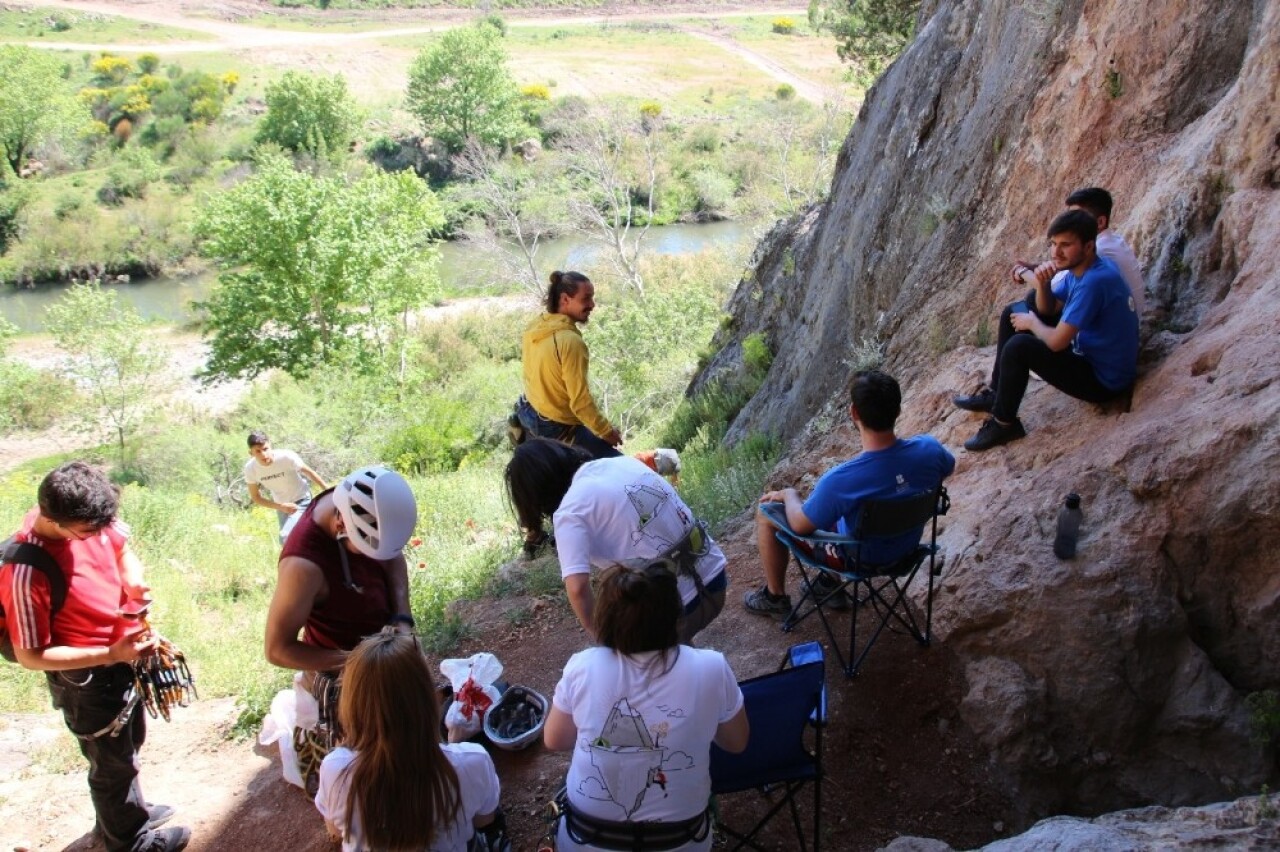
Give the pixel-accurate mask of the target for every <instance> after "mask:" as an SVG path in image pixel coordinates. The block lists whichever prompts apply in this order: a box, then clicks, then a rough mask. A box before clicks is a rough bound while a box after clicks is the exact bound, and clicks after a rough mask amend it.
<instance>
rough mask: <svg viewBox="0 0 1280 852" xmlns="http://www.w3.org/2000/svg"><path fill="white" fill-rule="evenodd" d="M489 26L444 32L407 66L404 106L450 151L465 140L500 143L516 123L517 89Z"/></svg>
mask: <svg viewBox="0 0 1280 852" xmlns="http://www.w3.org/2000/svg"><path fill="white" fill-rule="evenodd" d="M506 63H507V54H506V51H505V50H504V49H503V47H502V37H501V35H499V33H498V31H497V30H496V29H494V28H493V27H492V26H491V25H488V24H484V23H482V24H480V25H478V26H471V27H460V28H458V29H453V30H449V31H448V32H446V33H445V34H444V35H443V36H442V37H441V38H440V41H439V42H438V43H437V44H435V45H434V46H432V47H429V48H426V49H425V50H423V51H422V53H420V54H418V58H417V59H415V60H414V62H413V66H412V67H411V68H410V69H409V91H408V95H407V101H408V104H407V105H408V108H409V111H410V112H412V113H413V114H414V115H415V116H417V117H418V120H419V121H421V122H422V127H423V130H424V131H425V132H426V133H427V134H428V135H430V136H433V137H435V138H436V139H438V140H439V141H440V142H442V143H443V144H444V145H445V146H447V147H448V148H449V150H450V151H460V150H461V149H462V146H463V145H464V144H466V141H467V139H470V138H473V137H474V138H476V139H478V140H480V141H481V142H484V143H486V144H489V145H498V144H501V143H503V142H505V141H506V140H507V139H508V138H509V137H510V136H511V135H512V134H513V133H515V131H516V128H517V127H518V126H519V119H520V92H519V91H518V90H517V88H516V84H515V80H513V79H512V77H511V74H510V73H508V71H507V64H506Z"/></svg>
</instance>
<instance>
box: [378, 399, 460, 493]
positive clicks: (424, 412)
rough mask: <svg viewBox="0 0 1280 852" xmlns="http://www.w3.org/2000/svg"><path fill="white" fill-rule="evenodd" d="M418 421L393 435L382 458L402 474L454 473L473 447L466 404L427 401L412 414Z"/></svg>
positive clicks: (385, 447)
mask: <svg viewBox="0 0 1280 852" xmlns="http://www.w3.org/2000/svg"><path fill="white" fill-rule="evenodd" d="M415 416H416V417H417V418H418V420H419V422H418V423H415V424H414V425H412V426H408V427H406V428H404V429H401V430H400V431H398V432H395V433H393V434H392V435H391V436H390V437H389V438H388V439H387V443H386V445H385V446H384V447H383V451H382V456H383V458H385V459H387V460H388V462H389V463H390V464H391V465H392V467H394V468H395V469H396V470H399V471H400V472H402V473H415V474H422V473H440V472H445V471H451V470H457V469H458V465H459V464H461V463H462V460H463V459H464V458H466V457H467V454H468V453H469V452H470V451H471V450H472V449H473V448H474V446H475V444H476V437H477V436H476V432H475V430H474V428H472V426H471V421H472V415H471V413H470V411H469V407H468V406H467V404H466V403H463V402H458V401H454V400H445V399H439V398H430V399H427V400H426V401H425V404H424V405H423V406H422V407H421V408H418V409H417V410H416V411H415Z"/></svg>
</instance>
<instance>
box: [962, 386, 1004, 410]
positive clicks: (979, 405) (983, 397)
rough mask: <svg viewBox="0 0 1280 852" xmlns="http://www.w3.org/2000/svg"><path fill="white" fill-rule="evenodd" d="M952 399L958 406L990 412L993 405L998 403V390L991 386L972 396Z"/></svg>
mask: <svg viewBox="0 0 1280 852" xmlns="http://www.w3.org/2000/svg"><path fill="white" fill-rule="evenodd" d="M951 401H952V402H954V403H955V404H956V408H963V409H964V410H965V411H981V412H985V413H987V414H990V413H991V408H992V406H994V405H995V404H996V392H995V391H993V390H992V389H991V388H983V389H982V390H980V391H978V392H977V393H975V394H972V395H970V396H956V397H952V398H951Z"/></svg>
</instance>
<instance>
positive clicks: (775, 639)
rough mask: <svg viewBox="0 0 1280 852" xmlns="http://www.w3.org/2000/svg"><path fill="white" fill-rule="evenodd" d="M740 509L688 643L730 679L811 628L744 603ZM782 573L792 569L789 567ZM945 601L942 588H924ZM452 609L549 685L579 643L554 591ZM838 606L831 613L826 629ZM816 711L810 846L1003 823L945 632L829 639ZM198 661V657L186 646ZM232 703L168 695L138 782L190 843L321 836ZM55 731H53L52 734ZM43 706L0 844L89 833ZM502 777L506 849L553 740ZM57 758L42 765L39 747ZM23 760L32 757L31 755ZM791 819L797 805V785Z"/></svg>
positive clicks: (202, 850) (539, 821) (779, 826)
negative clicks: (173, 704)
mask: <svg viewBox="0 0 1280 852" xmlns="http://www.w3.org/2000/svg"><path fill="white" fill-rule="evenodd" d="M748 533H749V530H748V529H747V528H746V525H745V524H741V525H739V527H738V528H737V529H736V530H735V531H734V532H732V533H731V534H729V535H728V536H725V537H723V540H722V544H723V545H724V547H725V551H726V553H727V555H728V556H729V560H730V574H731V577H732V585H731V587H730V599H729V603H728V605H727V606H726V608H725V611H724V612H723V613H722V614H721V616H720V617H719V618H718V619H716V621H715V622H713V623H712V624H711V625H710V626H709V627H708V628H707V629H706V630H705V631H703V632H702V633H701V634H700V635H699V644H700V645H702V646H704V647H711V648H717V649H720V650H723V651H724V652H725V654H726V655H727V656H728V658H729V660H730V663H731V664H732V666H733V668H734V671H735V672H736V674H737V675H738V677H739V678H740V679H745V678H748V677H752V676H755V675H759V674H764V673H767V672H770V671H773V670H774V669H776V668H777V666H778V663H779V662H780V660H781V658H782V655H783V653H784V651H785V649H786V648H787V647H788V646H789V645H790V644H792V643H795V642H800V641H806V640H809V639H821V640H823V643H824V645H826V644H827V643H826V637H825V635H824V634H823V633H822V628H821V625H820V624H818V623H817V620H816V619H810V620H809V621H808V622H806V623H804V624H802V625H801V626H800V628H799V629H798V630H797V631H796V632H794V633H792V634H783V633H781V632H780V630H779V629H778V623H777V622H776V621H773V620H771V619H763V618H760V617H758V616H752V615H749V614H747V613H746V612H745V611H744V610H743V609H742V608H741V606H740V603H739V601H740V599H741V596H742V593H743V592H744V591H745V590H746V589H748V588H750V586H751V584H752V583H754V582H757V570H758V569H757V567H756V566H757V561H756V557H755V553H754V546H753V544H752V542H751V541H750V538H749V535H748ZM792 582H793V584H794V578H793V580H792ZM938 603H939V605H940V606H943V607H945V606H947V601H946V597H945V594H942V595H940V596H939V598H938ZM459 612H460V614H462V616H463V617H464V618H465V619H466V620H467V621H468V622H469V623H470V624H471V626H472V629H473V635H472V636H471V637H470V638H468V639H466V640H465V641H464V642H463V644H462V645H461V646H460V647H459V648H458V649H457V652H456V653H457V655H459V656H465V655H469V654H471V653H474V652H476V651H481V650H484V651H491V652H493V653H495V654H496V655H497V656H498V658H499V659H500V660H501V661H502V663H503V664H504V666H505V673H504V676H505V677H506V678H507V679H508V680H509V681H510V682H511V683H518V684H523V685H526V686H530V687H532V688H534V689H536V690H538V691H539V692H542V693H543V694H544V695H547V696H550V695H551V693H552V692H553V690H554V688H555V683H556V681H557V679H558V677H559V673H560V670H561V668H562V666H563V663H564V662H565V661H566V660H567V659H568V658H569V656H570V655H571V654H572V653H574V652H575V651H577V650H580V649H581V648H583V647H584V646H585V644H586V640H585V636H584V634H583V633H582V631H581V629H580V628H579V627H578V625H577V622H576V620H575V619H574V617H573V615H572V613H571V612H570V610H569V608H568V604H567V603H566V602H565V600H564V598H563V596H562V595H548V596H542V597H529V596H512V597H504V598H500V599H485V600H481V601H472V602H465V603H464V604H462V605H461V606H460V607H459ZM847 620H848V615H847V614H843V615H837V616H836V625H837V627H836V629H837V631H838V632H837V635H842V634H841V633H840V632H839V631H841V630H842V629H843V630H847V624H848V621H847ZM828 658H829V660H828V672H827V677H828V687H829V706H830V721H829V725H828V727H827V729H826V734H825V737H824V742H823V758H824V763H825V768H826V776H825V778H824V780H823V787H822V820H823V826H824V828H823V838H822V846H823V847H824V848H826V849H829V850H851V852H857V850H872V849H876V848H878V847H879V846H882V845H883V844H885V843H887V842H888V841H890V840H892V839H893V838H894V837H897V836H899V835H917V836H927V837H936V838H939V839H942V840H945V841H947V842H948V843H950V844H951V845H953V846H955V847H957V848H969V847H973V846H976V845H981V844H982V843H985V842H989V841H991V840H994V839H996V838H998V837H999V836H1001V835H1002V834H1004V833H1007V831H1008V830H1009V829H1012V828H1013V824H1012V820H1011V818H1010V817H1009V814H1010V813H1011V808H1010V807H1009V803H1008V802H1007V801H1005V800H1004V799H1003V798H1001V797H1000V796H999V795H998V794H997V793H996V792H995V790H996V787H997V785H996V783H995V781H994V779H993V778H992V777H991V775H990V773H989V771H988V769H987V768H986V761H985V760H984V759H983V756H982V755H981V754H980V753H979V752H978V749H977V748H976V746H975V744H974V742H973V739H972V737H971V736H970V735H969V734H968V733H967V731H966V729H965V727H964V725H963V724H962V723H961V722H960V720H959V718H958V716H957V709H956V708H957V707H958V705H959V702H960V698H961V690H962V686H963V680H962V678H961V676H960V673H959V671H958V670H957V667H956V664H955V661H954V658H953V656H952V655H951V654H950V653H949V652H948V650H947V645H946V641H945V638H942V639H939V640H938V641H935V642H934V644H933V645H932V646H931V647H929V648H921V647H919V646H918V645H917V644H916V643H915V642H914V641H912V640H911V639H910V638H908V637H906V636H903V635H897V634H886V635H884V636H882V637H881V639H880V642H879V643H878V644H877V645H876V647H875V649H874V650H873V651H872V653H871V655H870V656H869V657H868V659H867V662H866V664H865V665H864V668H863V670H862V673H861V674H859V676H858V677H857V678H856V679H854V680H846V679H845V678H844V676H843V675H842V674H841V673H840V672H839V671H838V670H837V669H836V668H835V664H834V662H833V659H834V658H833V656H832V655H831V653H830V651H829V650H828ZM193 667H194V668H195V670H196V672H197V676H198V672H199V661H198V660H195V661H193ZM234 718H235V707H234V704H233V702H232V701H231V700H230V699H218V700H214V701H201V702H198V703H197V704H195V705H193V706H192V707H189V708H186V709H182V710H177V711H175V713H174V719H173V721H172V722H171V723H169V724H166V723H164V722H158V721H157V722H153V723H152V724H151V727H150V731H149V735H148V741H147V744H146V746H145V748H144V749H143V751H142V765H143V772H142V779H143V783H144V789H145V790H146V791H147V795H148V798H149V799H150V800H152V801H158V802H164V803H166V804H170V805H173V806H174V807H176V808H177V809H178V812H179V814H178V817H177V820H176V822H177V823H179V824H185V825H188V826H190V827H191V828H192V829H193V840H192V844H191V846H190V848H191V849H192V850H195V852H212V850H274V849H281V848H287V849H291V850H298V852H308V850H315V851H316V852H320V850H330V849H336V848H337V846H336V845H335V844H332V843H331V842H330V841H329V840H328V839H327V838H326V836H325V832H324V828H323V826H322V824H321V821H320V818H319V816H318V815H317V814H316V812H315V809H314V807H313V806H312V805H311V803H310V801H309V800H308V799H307V797H306V796H305V795H304V794H303V793H302V791H301V790H299V789H298V788H296V787H292V786H290V785H289V784H287V783H285V781H283V780H282V778H281V773H280V764H279V757H278V755H277V754H276V753H275V747H274V746H272V747H269V748H262V747H260V746H258V745H257V744H256V743H254V742H246V741H236V740H231V739H227V738H226V734H225V732H226V730H227V729H228V726H229V725H230V723H231V722H232V721H233V720H234ZM59 742H61V743H62V744H61V745H57V744H58V743H59ZM72 748H73V747H72V746H71V745H70V740H69V737H67V735H66V734H65V732H64V731H63V729H62V726H61V723H60V720H59V718H58V717H57V716H55V715H54V714H52V713H50V714H41V715H39V716H34V717H9V718H6V719H3V720H0V778H3V779H4V780H0V849H5V850H8V849H31V850H59V849H61V850H68V851H69V852H70V851H71V850H74V852H86V850H94V849H99V848H101V846H100V844H95V843H94V841H93V839H92V836H91V834H90V829H91V827H92V823H93V815H92V809H91V807H90V805H89V798H88V795H87V791H86V789H85V786H84V768H83V765H82V763H81V762H80V761H79V758H78V756H76V755H75V754H74V753H73V751H72ZM491 753H492V754H493V756H494V761H495V763H496V764H497V768H498V775H499V777H500V779H501V781H502V803H503V807H504V808H505V810H506V812H507V815H508V823H509V826H510V828H511V833H512V837H513V841H514V847H513V848H514V849H516V850H522V851H523V850H534V849H536V848H537V846H538V841H539V839H540V838H541V836H542V834H543V832H544V830H545V825H544V822H543V814H544V812H545V807H546V803H547V801H548V800H549V799H550V797H551V796H552V795H553V793H554V792H555V790H556V789H557V788H558V787H559V785H560V784H561V783H563V778H564V773H565V771H566V768H567V765H568V756H567V755H566V754H563V753H552V752H548V751H546V750H545V749H544V748H543V747H542V746H541V744H535V745H533V746H531V747H529V748H528V749H527V750H525V751H522V752H503V751H499V750H496V749H491ZM50 754H56V755H60V756H61V760H60V762H61V764H62V765H63V767H64V768H65V769H66V771H63V772H54V771H51V770H50V768H49V764H50V763H57V762H59V761H55V760H51V759H50V757H49V755H50ZM33 758H34V759H35V760H36V763H34V764H33V763H31V760H32V759H33ZM802 798H803V800H804V802H805V803H806V806H805V808H804V813H805V815H804V819H805V825H806V826H808V824H809V822H808V820H809V816H808V806H807V803H808V802H809V801H811V799H809V798H808V797H802ZM763 807H764V804H763V802H762V800H761V798H760V797H759V796H758V795H757V794H754V793H744V794H738V795H736V796H732V797H726V798H725V799H724V800H723V801H722V803H721V808H722V814H723V817H724V819H725V820H726V822H727V823H728V824H729V825H739V826H740V825H742V824H743V823H744V822H747V821H748V820H750V818H751V816H752V815H753V814H756V813H760V812H761V809H762V808H763ZM791 832H792V829H791V827H790V824H789V821H788V820H787V819H785V818H781V819H779V820H777V821H776V825H775V830H773V831H772V832H771V834H770V835H769V839H770V845H771V846H772V848H775V849H778V850H790V849H794V848H797V846H796V841H795V837H794V834H793V833H791Z"/></svg>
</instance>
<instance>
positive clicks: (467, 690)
mask: <svg viewBox="0 0 1280 852" xmlns="http://www.w3.org/2000/svg"><path fill="white" fill-rule="evenodd" d="M440 673H441V674H443V675H444V676H445V677H447V678H448V679H449V684H450V685H451V686H452V687H453V703H452V704H450V705H449V710H448V712H447V713H445V715H444V726H445V728H447V729H448V731H449V742H451V743H460V742H463V741H464V740H469V739H471V738H472V737H474V736H475V735H476V734H478V733H480V730H481V728H483V727H484V714H485V711H486V710H488V709H489V707H490V706H491V705H492V704H493V703H494V702H495V701H497V700H498V699H500V698H501V697H502V694H501V693H500V692H498V690H497V689H496V688H494V686H493V682H494V681H495V680H497V679H498V678H500V677H502V663H500V662H498V658H497V657H495V656H494V655H493V654H489V653H485V652H481V653H479V654H473V655H471V656H470V657H468V658H467V659H465V660H462V659H450V660H442V661H441V662H440Z"/></svg>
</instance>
